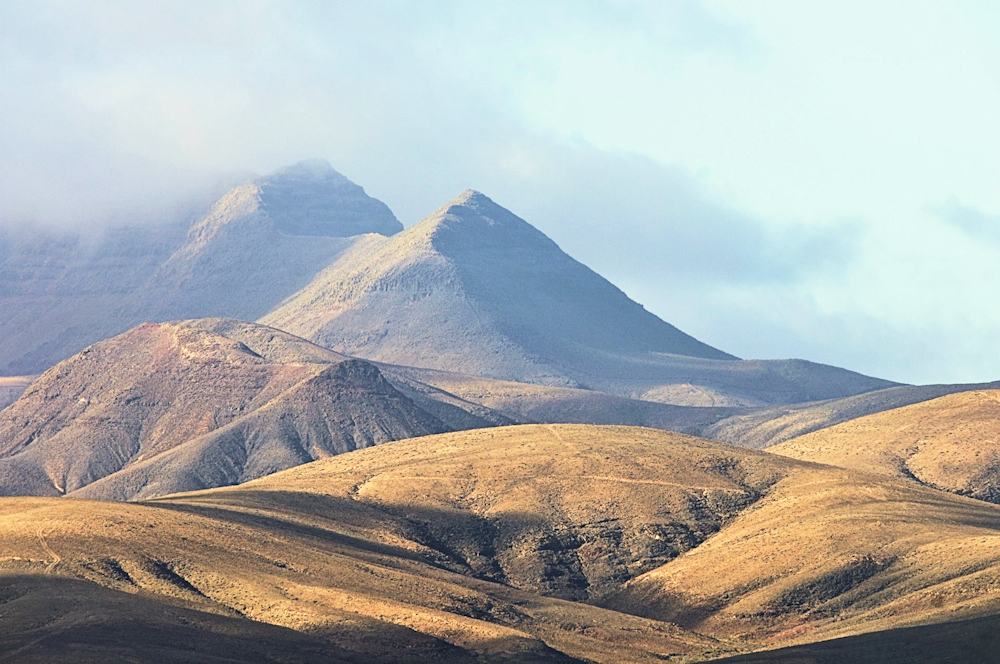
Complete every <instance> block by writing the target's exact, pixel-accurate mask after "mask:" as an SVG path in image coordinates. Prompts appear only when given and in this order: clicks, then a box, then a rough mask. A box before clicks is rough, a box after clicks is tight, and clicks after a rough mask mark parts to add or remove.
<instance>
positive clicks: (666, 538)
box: [0, 425, 1000, 664]
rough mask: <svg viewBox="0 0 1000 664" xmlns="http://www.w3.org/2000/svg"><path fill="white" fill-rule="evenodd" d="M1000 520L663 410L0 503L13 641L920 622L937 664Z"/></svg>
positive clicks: (114, 653) (372, 638) (525, 642)
mask: <svg viewBox="0 0 1000 664" xmlns="http://www.w3.org/2000/svg"><path fill="white" fill-rule="evenodd" d="M998 539H1000V507H998V506H996V505H991V504H988V503H984V502H980V501H974V500H969V499H967V498H963V497H960V496H954V495H950V494H948V493H944V492H941V491H937V490H934V489H929V488H926V487H921V486H917V485H915V484H913V483H912V482H909V481H904V480H899V479H896V478H892V477H888V476H884V475H872V474H871V473H865V472H857V471H851V470H847V469H842V468H834V467H830V466H823V465H818V464H812V463H805V462H801V461H797V460H793V459H788V458H785V457H780V456H776V455H772V454H768V453H765V452H759V451H755V450H749V449H745V448H736V447H732V446H729V445H724V444H720V443H713V442H710V441H705V440H699V439H696V438H692V437H689V436H682V435H679V434H674V433H667V432H662V431H655V430H650V429H637V428H627V427H594V426H580V425H559V426H548V425H532V426H518V427H501V428H493V429H481V430H476V431H464V432H457V433H448V434H443V435H435V436H428V437H423V438H415V439H411V440H403V441H397V442H393V443H388V444H385V445H379V446H376V447H371V448H366V449H361V450H357V451H355V452H351V453H350V454H345V455H340V456H336V457H331V458H328V459H322V460H320V461H317V462H314V463H310V464H305V465H301V466H298V467H296V468H293V469H290V470H287V471H284V472H280V473H276V474H273V475H270V476H268V477H265V478H262V479H259V480H256V481H253V482H249V483H246V484H243V485H241V486H237V487H227V488H222V489H214V490H210V491H203V492H197V493H188V494H181V495H175V496H169V497H165V498H161V499H157V500H152V501H145V502H141V503H137V504H111V503H106V502H94V501H86V500H63V499H58V498H2V499H0V566H2V569H3V571H4V575H3V581H2V584H3V585H2V586H0V588H2V591H3V593H4V594H3V595H2V597H3V600H4V602H5V604H4V606H5V607H7V608H5V611H4V626H5V628H4V630H2V631H0V645H2V646H3V647H4V648H6V649H7V651H8V652H9V651H16V652H17V653H18V654H19V658H20V659H21V660H23V661H51V660H53V659H57V660H59V661H67V662H92V661H95V659H102V658H103V659H104V660H112V661H113V660H115V659H122V658H123V655H122V653H134V652H135V649H136V648H146V649H150V648H159V649H161V652H162V654H161V655H160V656H159V657H153V659H155V660H156V661H200V660H198V659H196V658H195V656H194V655H195V653H192V652H190V646H189V644H191V643H200V644H204V648H206V650H205V652H206V653H220V658H221V657H222V653H221V652H220V649H221V648H223V647H224V646H226V645H227V644H231V647H232V648H233V658H239V657H240V655H241V653H247V657H250V656H251V655H250V654H251V653H270V654H271V655H270V657H269V658H270V660H271V661H290V662H295V661H300V662H311V661H317V660H316V656H315V655H316V652H317V649H322V647H323V645H324V644H329V645H330V648H331V649H330V652H329V656H330V659H331V660H332V661H358V662H361V661H375V662H382V661H390V662H414V663H415V662H426V661H444V662H470V663H471V662H553V663H554V662H566V663H568V662H573V661H587V662H598V663H602V664H619V663H622V662H635V663H639V662H654V661H671V660H677V661H701V660H705V659H710V658H713V657H720V656H724V655H732V654H737V653H740V652H747V651H753V650H761V649H765V648H777V647H781V646H795V645H800V646H801V645H802V644H806V643H810V642H814V641H819V640H823V639H831V638H835V637H853V638H855V639H856V642H857V643H868V644H870V645H871V647H872V648H876V647H878V644H880V643H882V644H890V645H891V644H892V643H893V639H898V638H899V633H898V631H896V630H899V629H903V628H909V627H914V626H918V625H919V626H924V628H925V629H927V630H928V632H925V634H930V635H931V638H923V640H922V642H923V643H924V644H925V650H924V652H923V653H921V657H923V658H926V661H948V660H947V659H943V658H942V657H941V656H940V655H941V653H955V652H961V651H957V650H956V649H955V647H954V646H955V644H954V642H951V641H948V640H945V639H943V638H941V636H942V635H947V634H952V635H955V637H957V638H960V637H961V635H963V634H964V635H970V636H973V635H976V634H977V633H981V629H980V631H979V632H977V628H976V627H975V625H972V624H970V623H964V624H963V623H957V624H956V622H955V621H968V620H975V619H977V618H980V617H983V616H991V615H992V616H996V615H998V612H1000V604H998V602H997V598H996V592H995V590H994V589H995V587H996V584H997V583H1000V565H998V560H997V554H996V551H997V544H998ZM67 597H69V598H71V600H70V601H67ZM247 618H250V620H247ZM942 623H951V624H952V627H948V626H947V625H945V624H942ZM928 625H932V627H929V628H928V627H926V626H928ZM268 626H271V627H273V628H274V629H272V630H268V629H267V627H268ZM122 629H127V630H128V633H129V634H136V635H142V636H143V639H144V640H143V641H141V642H138V639H118V640H115V639H113V638H109V636H108V635H109V634H119V635H120V634H121V633H122ZM290 630H295V632H294V633H293V632H291V631H290ZM934 634H937V635H938V636H937V638H934V637H933V635H934ZM213 635H218V636H217V637H215V638H213ZM299 635H300V636H299ZM859 635H867V636H859ZM171 637H173V638H171ZM921 638H922V637H921V636H920V635H915V636H914V640H916V641H921ZM831 643H833V647H834V648H835V647H836V645H835V642H831ZM212 644H215V645H212ZM903 645H904V646H905V645H906V644H903ZM251 646H253V647H251ZM906 647H909V646H906ZM57 649H58V650H57ZM140 652H147V653H148V652H150V651H149V650H145V651H142V650H140ZM799 652H802V653H804V654H805V655H806V656H811V655H812V654H813V653H817V652H821V646H819V645H816V644H813V645H810V646H804V647H803V648H802V649H800V651H799ZM842 652H847V653H848V654H850V653H851V652H857V649H856V648H855V649H854V650H853V651H852V650H850V649H848V650H846V651H842ZM873 652H874V651H873ZM95 653H99V655H98V654H95ZM54 655H56V656H54ZM168 655H169V656H170V657H167V656H168ZM46 656H47V657H46ZM133 656H134V655H133ZM171 658H172V659H171ZM260 660H264V661H266V659H265V658H263V657H261V658H260ZM260 660H254V659H250V660H249V661H260ZM205 661H219V660H205ZM751 661H754V660H751ZM756 661H760V659H759V658H758V659H757V660H756ZM786 661H787V660H786ZM791 661H796V660H791ZM805 661H810V660H809V659H806V660H805ZM842 661H848V660H847V659H845V660H842ZM861 661H864V660H861ZM874 661H878V662H881V663H882V664H886V663H887V662H891V661H893V660H891V659H885V658H883V659H880V660H879V659H876V660H874ZM959 661H960V660H959Z"/></svg>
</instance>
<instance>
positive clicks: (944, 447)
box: [768, 389, 1000, 503]
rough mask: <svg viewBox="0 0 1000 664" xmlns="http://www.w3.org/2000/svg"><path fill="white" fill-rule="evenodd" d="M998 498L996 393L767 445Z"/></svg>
mask: <svg viewBox="0 0 1000 664" xmlns="http://www.w3.org/2000/svg"><path fill="white" fill-rule="evenodd" d="M768 451H770V452H774V453H775V454H781V455H784V456H788V457H792V458H795V459H803V460H807V461H815V462H817V463H826V464H831V465H835V466H841V467H845V468H854V469H858V470H864V471H868V472H874V473H880V474H884V475H889V476H894V477H900V478H904V479H908V480H912V481H915V482H918V483H920V484H921V485H925V486H932V487H935V488H938V489H942V490H944V491H951V492H954V493H959V494H962V495H965V496H970V497H972V498H978V499H980V500H987V501H990V502H993V503H1000V390H995V389H994V390H975V391H971V392H961V393H958V394H951V395H948V396H944V397H940V398H938V399H933V400H931V401H925V402H923V403H918V404H914V405H911V406H906V407H903V408H897V409H894V410H889V411H886V412H883V413H878V414H875V415H869V416H867V417H861V418H858V419H855V420H851V421H849V422H845V423H843V424H839V425H837V426H834V427H830V428H827V429H821V430H819V431H816V432H814V433H810V434H808V435H805V436H801V437H798V438H793V439H791V440H788V441H785V442H783V443H781V444H779V445H775V446H773V447H770V448H768Z"/></svg>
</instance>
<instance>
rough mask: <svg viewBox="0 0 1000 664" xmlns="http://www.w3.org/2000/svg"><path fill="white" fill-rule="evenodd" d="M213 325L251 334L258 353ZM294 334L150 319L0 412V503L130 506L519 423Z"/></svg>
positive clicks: (65, 366) (48, 376)
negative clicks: (415, 395)
mask: <svg viewBox="0 0 1000 664" xmlns="http://www.w3.org/2000/svg"><path fill="white" fill-rule="evenodd" d="M246 328H251V329H249V330H247V329H246ZM214 329H221V330H225V329H229V330H231V332H232V331H236V332H239V331H241V330H242V336H243V338H248V339H249V340H251V342H252V343H254V345H255V346H256V347H258V348H260V349H261V352H260V353H258V352H255V351H254V350H253V349H251V347H250V346H248V345H247V344H246V343H243V342H242V341H239V340H234V339H231V338H229V337H226V336H223V335H222V334H219V333H217V332H215V331H213V330H214ZM285 337H290V335H284V334H283V333H281V332H279V331H277V330H267V329H262V328H260V327H259V326H252V325H247V324H240V323H239V322H237V321H226V320H219V319H216V320H212V321H181V322H176V323H167V324H155V323H147V324H144V325H141V326H139V327H137V328H134V329H133V330H131V331H129V332H126V333H125V334H122V335H120V336H118V337H114V338H112V339H110V340H107V341H104V342H101V343H98V344H95V345H93V346H91V347H89V348H87V349H86V350H84V351H83V352H81V353H80V354H78V355H76V356H74V357H72V358H70V359H68V360H66V361H64V362H61V363H60V364H58V365H56V366H55V367H53V368H52V369H50V370H49V371H47V372H46V373H45V374H43V375H42V376H41V377H40V378H39V379H38V380H36V381H35V382H34V383H32V385H31V386H30V387H29V388H28V389H27V390H26V391H25V392H24V394H23V395H21V397H20V398H19V399H18V400H17V401H16V402H15V403H14V404H12V405H11V406H10V407H9V408H7V409H5V410H3V411H2V412H0V494H5V495H40V496H46V495H55V496H58V495H71V496H79V497H91V498H101V499H110V500H130V499H134V498H138V497H149V496H155V495H163V494H166V493H172V492H176V491H183V490H191V489H199V488H205V487H213V486H221V485H227V484H235V483H239V482H245V481H247V480H249V479H254V478H256V477H261V476H263V475H266V474H269V473H273V472H275V471H277V470H282V469H284V468H288V467H291V466H294V465H297V464H301V463H305V462H308V461H312V460H314V459H317V458H321V457H325V456H330V455H334V454H340V453H342V452H345V451H348V450H352V449H356V448H358V447H365V446H368V445H373V444H377V443H381V442H386V441H389V440H395V439H398V438H407V437H411V436H420V435H425V434H430V433H440V432H443V431H449V430H452V429H454V428H461V427H462V426H465V427H469V426H473V427H488V426H492V425H494V424H504V423H508V422H510V420H509V419H506V418H504V417H502V416H500V415H496V414H492V415H491V414H490V413H489V411H488V410H486V409H483V408H481V407H478V406H474V405H471V404H470V405H469V407H468V410H463V409H462V408H461V404H462V402H461V400H459V399H457V398H455V397H452V396H450V395H444V396H440V397H439V398H438V399H437V400H435V398H434V397H435V396H437V395H436V392H435V391H434V390H433V389H432V388H427V390H426V391H425V393H423V394H421V395H420V397H419V398H420V400H421V403H423V404H433V406H432V407H430V408H428V409H424V408H421V407H420V406H418V405H417V404H416V403H414V401H413V400H412V399H410V398H409V397H407V396H406V395H404V394H403V393H401V392H400V391H398V390H397V389H395V388H394V387H393V386H392V385H391V384H390V383H389V382H388V381H387V380H386V379H385V377H384V376H383V375H382V374H381V372H380V371H379V370H378V369H377V368H376V367H375V366H373V365H371V364H369V363H367V362H362V361H359V360H354V359H350V358H346V357H343V356H340V355H337V354H336V353H332V352H330V351H327V350H324V349H320V348H316V347H314V346H312V345H311V344H307V343H306V342H304V341H303V342H302V345H303V346H305V347H306V348H304V349H301V350H299V351H298V352H296V348H295V345H294V343H293V342H288V341H286V340H285ZM292 339H294V338H292ZM299 341H301V340H299ZM268 354H269V355H270V356H271V357H270V358H269V357H268V356H267V355H268ZM272 358H273V359H272ZM429 411H432V412H429ZM483 415H485V417H483ZM439 416H440V417H439Z"/></svg>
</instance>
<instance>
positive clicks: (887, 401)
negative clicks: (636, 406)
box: [666, 382, 1000, 449]
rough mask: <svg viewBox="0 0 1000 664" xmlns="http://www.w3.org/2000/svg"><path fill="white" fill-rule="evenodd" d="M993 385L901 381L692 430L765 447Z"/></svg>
mask: <svg viewBox="0 0 1000 664" xmlns="http://www.w3.org/2000/svg"><path fill="white" fill-rule="evenodd" d="M990 389H1000V382H996V383H974V384H964V385H962V384H959V385H899V386H897V387H889V388H886V389H884V390H875V391H874V392H865V393H864V394H858V395H854V396H849V397H842V398H840V399H828V400H825V401H816V402H807V403H798V404H790V405H786V406H775V407H771V408H757V409H751V410H743V411H742V412H741V411H730V413H729V414H725V415H724V416H723V417H720V418H717V419H716V420H713V421H712V422H711V423H708V424H707V425H705V426H702V427H699V428H697V429H693V430H691V431H690V433H694V434H696V435H698V436H702V437H703V438H710V439H712V440H718V441H721V442H724V443H732V444H733V445H742V446H744V447H753V448H756V449H764V448H766V447H769V446H771V445H777V444H778V443H781V442H784V441H786V440H790V439H792V438H795V437H797V436H804V435H805V434H807V433H811V432H813V431H818V430H820V429H825V428H827V427H832V426H834V425H837V424H840V423H841V422H848V421H850V420H854V419H857V418H859V417H864V416H866V415H873V414H875V413H881V412H883V411H887V410H892V409H895V408H902V407H903V406H909V405H911V404H915V403H920V402H923V401H930V400H931V399H937V398H938V397H942V396H945V395H947V394H955V393H956V392H968V391H970V390H990ZM720 412H722V411H720ZM706 419H707V418H706ZM666 428H671V427H666Z"/></svg>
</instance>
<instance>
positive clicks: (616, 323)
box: [261, 191, 892, 406]
mask: <svg viewBox="0 0 1000 664" xmlns="http://www.w3.org/2000/svg"><path fill="white" fill-rule="evenodd" d="M261 322H263V323H266V324H268V325H272V326H274V327H278V328H281V329H284V330H287V331H289V332H292V333H293V334H296V335H299V336H302V337H305V338H307V339H309V340H311V341H314V342H316V343H318V344H320V345H322V346H327V347H330V348H333V349H334V350H337V351H339V352H343V353H346V354H348V355H355V356H358V357H364V358H367V359H372V360H377V361H380V362H387V363H393V364H400V365H407V366H416V367H423V368H430V369H440V370H445V371H452V372H458V373H464V374H472V375H477V376H484V377H488V378H497V379H503V380H514V381H519V382H528V383H540V384H546V385H558V386H567V387H585V388H589V389H594V390H599V391H604V392H611V393H614V394H618V395H622V396H628V397H633V396H637V397H641V398H643V399H647V400H651V401H662V402H664V403H675V404H679V405H696V406H706V405H708V406H711V405H715V406H732V405H743V406H759V405H772V404H782V403H793V402H801V401H811V400H817V399H825V398H833V397H840V396H845V395H849V394H857V393H860V392H865V391H869V390H874V389H879V388H883V387H888V386H890V385H892V383H889V382H887V381H882V380H878V379H874V378H868V377H866V376H861V375H859V374H856V373H852V372H849V371H845V370H842V369H836V368H834V367H828V366H824V365H818V364H813V363H809V362H803V361H753V362H742V361H737V360H736V358H734V357H732V356H731V355H728V354H726V353H724V352H722V351H719V350H717V349H715V348H712V347H710V346H707V345H705V344H703V343H701V342H699V341H697V340H696V339H694V338H692V337H690V336H688V335H687V334H684V333H683V332H681V331H680V330H678V329H677V328H675V327H673V326H672V325H669V324H667V323H665V322H663V321H662V320H660V319H659V318H657V317H656V316H654V315H653V314H651V313H649V312H648V311H646V310H645V309H643V307H642V306H641V305H639V304H637V303H635V302H633V301H632V300H630V299H629V298H628V297H627V296H626V295H625V294H624V293H623V292H621V291H620V290H619V289H618V288H616V287H615V286H613V285H612V284H611V283H609V282H608V281H607V280H605V279H604V278H602V277H601V276H600V275H598V274H596V273H594V272H593V271H592V270H590V269H588V268H587V267H586V266H584V265H581V264H580V263H578V262H577V261H575V260H573V259H572V258H570V257H569V256H568V255H566V254H565V253H564V252H562V251H561V250H560V249H559V247H558V246H557V245H556V244H555V243H554V242H552V240H550V239H549V238H547V237H546V236H545V235H543V234H542V233H541V232H539V231H538V230H536V229H535V228H534V227H532V226H531V225H530V224H528V223H527V222H525V221H524V220H523V219H520V218H518V217H517V216H515V215H514V214H512V213H511V212H509V211H508V210H506V209H504V208H502V207H500V206H499V205H497V204H496V203H494V202H493V201H491V200H490V199H489V198H487V197H486V196H483V195H482V194H480V193H477V192H474V191H466V192H465V193H463V194H461V195H460V196H458V197H457V198H455V199H453V200H452V201H450V202H449V203H447V204H446V205H444V206H443V207H441V208H440V209H438V210H437V211H435V212H434V213H433V214H431V215H430V216H429V217H427V218H426V219H424V220H423V221H422V222H420V223H419V224H417V225H416V226H413V227H411V228H409V229H407V230H406V231H404V232H402V233H399V234H396V235H394V236H393V237H391V238H381V237H375V236H372V237H369V238H366V239H365V240H364V241H360V242H358V243H357V244H355V245H353V246H352V247H351V248H350V249H349V250H347V251H346V252H345V253H344V255H343V256H342V257H341V258H339V259H338V260H337V261H336V262H334V263H333V264H332V265H331V266H330V267H329V268H327V269H326V270H324V271H323V272H321V273H320V274H319V275H318V276H317V277H316V278H315V279H314V280H313V282H312V283H311V284H309V285H308V286H307V287H306V288H304V289H303V290H302V291H300V292H299V293H297V294H296V295H295V296H293V297H291V298H289V299H288V300H287V301H286V302H284V303H283V304H282V305H281V306H280V307H278V308H277V309H276V310H274V311H273V312H271V313H269V314H267V315H266V316H264V317H263V318H262V319H261Z"/></svg>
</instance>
